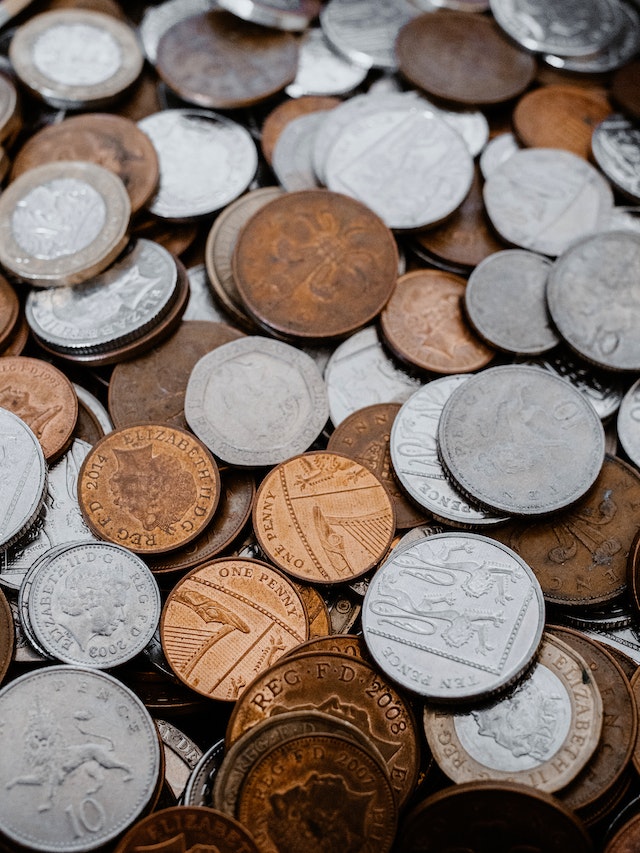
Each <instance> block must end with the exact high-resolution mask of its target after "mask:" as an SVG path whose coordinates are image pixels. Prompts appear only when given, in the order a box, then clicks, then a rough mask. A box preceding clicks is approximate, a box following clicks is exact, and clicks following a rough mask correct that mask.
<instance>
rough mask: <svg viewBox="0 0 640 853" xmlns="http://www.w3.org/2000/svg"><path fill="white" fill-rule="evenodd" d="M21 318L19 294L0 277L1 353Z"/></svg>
mask: <svg viewBox="0 0 640 853" xmlns="http://www.w3.org/2000/svg"><path fill="white" fill-rule="evenodd" d="M19 317H20V302H19V300H18V294H17V293H16V292H15V290H14V289H13V287H12V286H11V285H10V284H9V282H8V281H7V280H6V278H5V277H4V276H2V275H0V351H1V350H2V349H3V348H4V347H5V346H7V344H8V343H9V341H10V339H11V336H12V335H13V333H14V332H15V330H16V326H17V324H18V320H19Z"/></svg>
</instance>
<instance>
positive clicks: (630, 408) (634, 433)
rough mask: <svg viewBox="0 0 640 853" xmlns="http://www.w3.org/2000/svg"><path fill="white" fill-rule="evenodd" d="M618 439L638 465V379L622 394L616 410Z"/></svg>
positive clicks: (639, 451) (639, 397) (639, 416)
mask: <svg viewBox="0 0 640 853" xmlns="http://www.w3.org/2000/svg"><path fill="white" fill-rule="evenodd" d="M617 428H618V440H619V442H620V444H621V445H622V448H623V450H624V452H625V453H626V454H627V456H628V457H629V459H630V460H631V461H632V462H633V464H634V465H635V466H636V468H638V467H640V379H639V380H638V381H637V382H634V383H633V385H632V386H631V388H629V390H628V391H627V393H626V394H625V395H624V398H623V400H622V403H621V404H620V410H619V412H618V421H617Z"/></svg>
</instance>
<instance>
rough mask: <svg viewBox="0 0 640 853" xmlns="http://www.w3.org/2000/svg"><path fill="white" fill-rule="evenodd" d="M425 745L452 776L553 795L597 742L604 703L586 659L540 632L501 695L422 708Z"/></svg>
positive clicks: (567, 782)
mask: <svg viewBox="0 0 640 853" xmlns="http://www.w3.org/2000/svg"><path fill="white" fill-rule="evenodd" d="M423 719H424V729H425V734H426V737H427V743H428V744H429V746H430V747H431V751H432V752H433V755H434V758H435V759H436V761H437V762H438V764H439V766H440V768H441V769H442V770H443V771H444V772H445V773H446V774H447V776H448V777H449V778H450V779H452V780H453V781H454V782H458V783H459V782H473V781H478V780H480V779H494V780H496V781H509V782H521V783H522V784H524V785H531V786H532V787H533V788H537V789H538V790H540V791H548V792H549V793H554V792H556V791H559V790H560V789H561V788H564V787H565V786H566V785H568V784H569V783H571V782H572V781H573V780H574V779H575V778H576V776H577V775H578V774H579V773H580V771H581V770H582V769H583V768H584V767H585V765H586V764H587V762H588V761H589V760H590V758H591V757H592V755H593V753H594V751H595V750H596V748H597V746H598V741H599V738H600V733H601V731H602V723H603V701H602V698H601V696H600V691H599V689H598V685H597V683H596V681H595V678H594V677H593V676H591V677H590V676H589V675H588V673H587V664H586V663H585V661H584V660H583V658H582V657H581V656H580V655H579V654H578V652H576V651H574V650H573V648H572V647H571V646H569V645H568V644H567V643H565V642H563V641H562V639H560V640H558V638H557V637H556V636H554V635H552V634H549V633H545V634H544V635H543V638H542V642H541V644H540V650H539V652H538V655H537V657H536V662H535V664H534V666H533V667H532V669H531V671H530V672H528V673H527V675H526V677H525V678H524V679H523V680H522V681H521V682H520V683H519V684H518V685H516V687H514V688H513V689H512V690H510V691H509V692H508V693H507V694H505V695H504V696H502V697H501V698H499V699H496V700H495V701H494V702H492V703H491V704H489V705H483V706H481V707H478V708H475V709H473V710H472V711H467V712H456V711H450V710H448V709H442V710H438V709H436V708H433V707H429V706H428V705H427V706H426V707H425V710H424V716H423Z"/></svg>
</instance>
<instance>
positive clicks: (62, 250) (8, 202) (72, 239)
mask: <svg viewBox="0 0 640 853" xmlns="http://www.w3.org/2000/svg"><path fill="white" fill-rule="evenodd" d="M130 213H131V204H130V202H129V196H128V194H127V191H126V189H125V187H124V184H123V183H122V181H121V180H120V178H118V177H117V175H114V174H113V172H110V171H108V170H107V169H104V168H103V167H102V166H98V165H96V164H95V163H84V162H80V161H76V162H73V161H68V162H66V161H60V162H57V163H46V164H45V165H43V166H38V167H36V168H34V169H31V170H30V171H28V172H25V173H24V174H23V175H22V176H21V177H19V178H17V179H16V180H15V181H13V183H11V184H10V185H9V186H8V187H7V188H6V189H5V190H4V192H3V193H2V198H1V199H0V222H2V239H0V262H1V263H2V264H3V265H4V266H5V267H6V268H7V269H8V270H9V271H10V272H12V273H14V274H15V275H17V276H19V277H20V278H21V279H23V280H25V281H28V282H29V283H30V284H34V285H38V286H42V287H51V286H55V285H67V284H77V283H79V282H82V281H86V280H87V279H88V278H91V277H92V276H94V275H97V274H98V273H99V272H101V271H102V270H103V269H105V267H107V266H109V264H110V263H111V262H112V261H113V260H115V258H116V257H117V256H118V255H119V253H120V252H121V251H122V249H123V248H124V246H125V244H126V242H127V237H126V231H127V228H128V226H129V216H130ZM43 220H45V221H46V222H47V228H46V229H43V228H41V227H40V223H41V221H43Z"/></svg>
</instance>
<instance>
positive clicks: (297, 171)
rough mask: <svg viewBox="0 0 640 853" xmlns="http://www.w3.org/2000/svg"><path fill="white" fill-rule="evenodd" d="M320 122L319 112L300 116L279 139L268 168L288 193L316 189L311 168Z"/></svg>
mask: <svg viewBox="0 0 640 853" xmlns="http://www.w3.org/2000/svg"><path fill="white" fill-rule="evenodd" d="M323 121H324V115H323V113H322V112H317V113H309V114H308V115H302V116H300V117H299V118H295V119H293V121H290V122H289V123H288V124H287V126H286V127H285V128H284V130H283V131H282V133H281V134H280V136H279V137H278V140H277V142H276V144H275V147H274V149H273V154H272V161H271V168H272V169H273V173H274V175H275V176H276V178H277V179H278V183H279V184H280V186H281V187H282V188H283V189H285V190H286V191H287V192H297V191H299V190H312V189H316V187H318V186H319V183H318V179H317V177H316V173H315V170H314V168H313V150H314V145H315V139H316V134H317V132H318V129H319V128H320V126H321V125H322V122H323Z"/></svg>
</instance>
